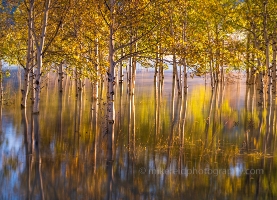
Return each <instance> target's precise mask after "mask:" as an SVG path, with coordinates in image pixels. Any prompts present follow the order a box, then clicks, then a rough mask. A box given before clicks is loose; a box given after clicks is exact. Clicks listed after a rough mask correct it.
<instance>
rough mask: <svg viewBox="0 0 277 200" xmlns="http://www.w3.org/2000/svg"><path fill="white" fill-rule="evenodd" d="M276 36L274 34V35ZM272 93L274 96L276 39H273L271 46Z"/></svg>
mask: <svg viewBox="0 0 277 200" xmlns="http://www.w3.org/2000/svg"><path fill="white" fill-rule="evenodd" d="M275 35H276V34H275ZM272 51H273V56H272V92H273V94H276V54H277V45H276V38H275V37H274V39H273V44H272Z"/></svg>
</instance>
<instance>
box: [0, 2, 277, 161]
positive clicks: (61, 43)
mask: <svg viewBox="0 0 277 200" xmlns="http://www.w3.org/2000/svg"><path fill="white" fill-rule="evenodd" d="M276 8H277V2H276V1H274V0H244V1H241V0H201V1H200V0H175V1H168V0H140V1H139V0H128V1H127V0H90V1H87V0H79V1H77V0H37V1H34V0H23V1H22V0H21V1H17V0H13V1H11V0H5V1H2V2H1V5H0V61H1V62H0V67H1V69H2V62H5V63H8V64H10V65H19V66H21V67H22V68H23V71H24V78H23V83H22V88H21V92H22V101H21V106H22V108H26V107H27V102H28V99H31V100H32V105H33V106H32V107H33V109H32V112H33V113H34V114H37V113H39V111H40V109H39V102H40V92H41V89H43V87H44V84H45V83H44V81H43V80H45V79H44V77H46V76H47V74H48V73H49V72H50V71H56V72H57V73H58V76H59V84H58V86H59V91H60V92H61V93H62V92H63V88H62V87H63V85H62V81H63V78H64V76H65V74H66V76H68V77H70V78H71V79H72V80H74V83H75V85H76V96H78V95H80V91H82V88H83V86H84V80H85V79H86V80H89V81H90V82H91V86H92V88H93V98H94V99H98V98H99V96H100V89H101V88H103V84H104V83H107V84H106V87H107V99H106V100H107V124H108V125H107V132H108V133H109V134H108V135H109V137H110V139H109V140H108V141H111V143H110V144H109V145H108V146H109V148H111V149H112V141H113V139H112V137H113V134H112V131H113V126H114V121H115V111H114V98H115V96H114V94H115V85H117V84H119V85H120V84H122V83H123V81H127V82H128V93H129V94H130V95H133V94H134V93H135V89H134V88H135V79H136V66H137V65H138V64H140V65H142V66H145V67H152V68H153V69H154V70H155V75H154V82H155V84H156V86H157V87H161V85H162V84H163V81H164V70H166V69H167V68H171V69H172V78H173V81H174V84H176V87H177V90H178V95H180V96H183V95H186V94H187V88H188V84H187V78H188V74H189V75H190V76H192V77H193V76H194V75H196V76H207V77H209V79H210V84H211V88H212V89H213V88H214V87H215V86H216V85H217V84H218V83H224V81H225V75H226V73H228V72H230V71H234V70H241V71H244V72H245V74H246V82H247V84H250V85H255V87H256V89H257V91H258V94H259V95H260V100H259V101H260V102H259V103H260V104H262V105H264V104H265V101H266V99H267V96H268V95H276V53H277V52H276V51H277V44H276V41H277V38H276V36H277V35H276V32H277V18H276V14H277V9H276ZM125 67H126V73H125V76H124V74H123V71H124V68H125ZM2 76H3V73H2V74H1V76H0V80H1V82H2ZM104 80H106V81H104ZM104 87H105V86H104ZM0 89H1V101H2V98H3V87H2V84H1V85H0ZM110 156H111V157H112V155H110ZM110 159H112V158H110Z"/></svg>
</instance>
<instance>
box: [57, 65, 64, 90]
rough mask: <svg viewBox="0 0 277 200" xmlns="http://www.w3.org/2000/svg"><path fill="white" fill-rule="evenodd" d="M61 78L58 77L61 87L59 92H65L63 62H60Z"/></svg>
mask: <svg viewBox="0 0 277 200" xmlns="http://www.w3.org/2000/svg"><path fill="white" fill-rule="evenodd" d="M58 74H59V78H58V83H59V85H58V87H59V92H61V93H62V92H63V62H61V63H60V64H59V73H58Z"/></svg>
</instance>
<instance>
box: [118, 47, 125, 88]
mask: <svg viewBox="0 0 277 200" xmlns="http://www.w3.org/2000/svg"><path fill="white" fill-rule="evenodd" d="M121 57H123V49H121ZM123 80H124V75H123V62H122V61H120V63H119V83H123Z"/></svg>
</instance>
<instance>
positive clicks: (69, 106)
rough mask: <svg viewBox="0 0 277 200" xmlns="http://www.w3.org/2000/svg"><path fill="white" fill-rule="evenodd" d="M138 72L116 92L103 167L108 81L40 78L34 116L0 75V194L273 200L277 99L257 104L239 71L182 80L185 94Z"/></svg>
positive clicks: (16, 86) (9, 81) (275, 190)
mask: <svg viewBox="0 0 277 200" xmlns="http://www.w3.org/2000/svg"><path fill="white" fill-rule="evenodd" d="M171 76H172V75H171V73H169V72H168V73H166V74H165V82H164V84H163V87H162V90H158V89H156V88H157V87H156V86H155V85H154V83H153V74H152V72H147V71H146V70H140V71H139V72H138V73H137V80H136V84H137V85H136V92H135V95H134V96H131V97H130V96H129V95H128V94H127V89H126V86H127V85H126V84H125V83H124V84H123V86H122V87H120V86H117V88H116V94H115V100H116V101H115V104H116V107H115V110H116V121H115V136H114V145H115V148H114V152H113V155H114V161H113V163H112V167H107V162H106V161H107V154H108V152H107V135H106V121H105V110H106V107H105V105H106V102H105V99H106V98H105V96H106V95H105V88H104V90H103V94H102V98H101V99H99V101H95V100H92V98H91V96H92V94H91V88H90V85H89V83H86V86H85V88H84V90H83V91H82V95H79V96H78V97H77V98H76V96H75V89H74V81H72V82H71V81H70V79H69V78H65V80H64V92H63V94H62V95H59V93H58V90H57V77H56V76H55V75H52V76H50V80H45V82H44V85H45V87H44V88H43V90H42V97H41V105H40V106H41V110H40V114H39V116H32V115H31V111H30V107H28V108H27V110H26V111H25V110H21V109H20V106H19V105H20V89H19V88H20V85H19V84H18V81H16V80H17V78H18V76H17V75H16V73H13V75H12V77H11V78H9V79H7V80H6V82H5V91H6V93H5V97H6V99H8V101H6V102H5V104H4V105H3V106H2V108H1V110H2V114H1V120H0V121H1V123H2V125H1V132H0V199H277V159H276V156H277V152H276V149H275V146H276V143H277V142H276V101H275V99H274V98H273V99H272V100H271V106H268V105H267V106H266V107H264V108H263V107H261V106H259V104H258V101H257V100H256V97H255V96H256V91H255V89H254V88H252V87H249V86H246V85H245V83H244V82H245V81H244V79H243V77H242V78H240V79H232V81H230V82H229V83H228V84H226V85H224V86H223V85H219V86H218V87H217V88H215V89H214V90H213V91H212V90H211V88H210V86H209V85H205V82H204V79H202V78H194V79H190V80H189V90H188V95H187V96H184V97H182V98H180V97H178V95H177V92H175V93H176V95H175V97H173V96H172V81H171V79H172V77H171Z"/></svg>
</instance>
